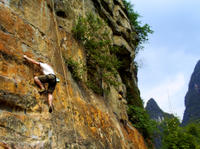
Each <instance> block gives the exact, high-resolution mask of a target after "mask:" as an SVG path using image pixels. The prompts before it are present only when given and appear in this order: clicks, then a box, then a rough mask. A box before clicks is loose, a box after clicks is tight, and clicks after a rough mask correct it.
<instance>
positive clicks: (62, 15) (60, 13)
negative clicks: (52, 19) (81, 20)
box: [56, 10, 67, 19]
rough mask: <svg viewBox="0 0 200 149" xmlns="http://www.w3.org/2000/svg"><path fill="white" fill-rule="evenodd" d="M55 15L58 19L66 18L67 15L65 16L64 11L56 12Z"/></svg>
mask: <svg viewBox="0 0 200 149" xmlns="http://www.w3.org/2000/svg"><path fill="white" fill-rule="evenodd" d="M56 15H57V16H58V17H61V18H64V19H65V18H67V15H66V14H65V12H64V11H61V10H60V11H56Z"/></svg>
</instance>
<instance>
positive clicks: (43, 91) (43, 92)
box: [38, 89, 47, 94]
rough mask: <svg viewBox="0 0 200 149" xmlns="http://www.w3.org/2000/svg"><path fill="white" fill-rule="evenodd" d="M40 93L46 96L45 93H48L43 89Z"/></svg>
mask: <svg viewBox="0 0 200 149" xmlns="http://www.w3.org/2000/svg"><path fill="white" fill-rule="evenodd" d="M38 92H39V93H40V94H45V93H47V91H46V89H41V90H39V91H38Z"/></svg>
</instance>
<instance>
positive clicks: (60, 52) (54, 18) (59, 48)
mask: <svg viewBox="0 0 200 149" xmlns="http://www.w3.org/2000/svg"><path fill="white" fill-rule="evenodd" d="M51 2H52V7H53V8H52V10H53V20H54V25H55V30H56V37H57V43H58V50H59V56H60V59H61V63H62V69H63V72H64V79H65V88H66V91H67V95H68V97H69V98H70V101H69V100H68V101H69V103H70V104H69V106H70V107H71V108H72V103H71V97H70V95H69V89H68V85H67V74H66V70H65V65H64V61H63V55H62V51H61V47H60V46H61V43H60V37H59V32H58V25H57V20H56V17H55V10H54V2H53V0H51ZM72 120H73V129H74V132H75V138H76V144H77V132H76V129H75V121H74V116H73V111H72ZM77 146H78V144H77ZM78 149H79V146H78Z"/></svg>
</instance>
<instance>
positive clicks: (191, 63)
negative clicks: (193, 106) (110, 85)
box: [129, 0, 200, 120]
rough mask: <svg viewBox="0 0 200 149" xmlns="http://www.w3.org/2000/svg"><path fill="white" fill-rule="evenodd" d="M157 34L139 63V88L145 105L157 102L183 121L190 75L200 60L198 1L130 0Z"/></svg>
mask: <svg viewBox="0 0 200 149" xmlns="http://www.w3.org/2000/svg"><path fill="white" fill-rule="evenodd" d="M129 2H131V3H132V4H133V5H134V10H135V11H136V12H138V13H139V14H140V15H141V17H140V18H139V21H141V22H142V23H143V24H144V23H147V24H149V25H150V26H151V29H152V30H153V31H154V33H153V34H152V35H149V40H148V42H146V43H145V44H143V46H144V49H143V50H142V51H140V52H139V54H138V55H137V57H136V61H137V62H138V64H139V71H138V86H139V89H140V92H141V97H142V99H143V101H144V103H145V104H146V102H147V101H148V100H149V99H150V98H154V99H155V101H156V102H157V103H158V105H159V106H160V108H161V109H162V110H163V111H165V112H168V113H173V114H174V115H176V116H178V117H179V118H180V120H182V117H183V113H184V110H185V105H184V100H185V99H184V98H185V95H186V93H187V90H188V84H189V81H190V77H191V74H192V72H193V70H194V67H195V65H196V63H197V61H198V60H200V57H199V56H200V9H199V8H200V1H199V0H191V1H188V0H129Z"/></svg>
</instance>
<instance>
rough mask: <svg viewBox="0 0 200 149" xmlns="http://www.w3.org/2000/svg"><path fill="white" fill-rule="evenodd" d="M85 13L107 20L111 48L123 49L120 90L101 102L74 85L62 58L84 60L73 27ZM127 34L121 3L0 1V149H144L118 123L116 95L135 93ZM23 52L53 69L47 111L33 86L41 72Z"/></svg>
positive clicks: (121, 108) (120, 109)
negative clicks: (50, 104)
mask: <svg viewBox="0 0 200 149" xmlns="http://www.w3.org/2000/svg"><path fill="white" fill-rule="evenodd" d="M87 12H92V13H94V14H95V15H98V16H100V17H101V18H102V19H106V20H107V21H108V27H109V28H110V30H111V32H112V35H111V37H112V40H113V44H115V45H118V46H122V47H124V51H123V52H122V53H121V55H122V56H121V57H124V59H125V60H126V61H127V65H126V66H124V68H122V69H121V70H120V76H119V82H121V86H119V88H118V89H116V88H114V87H111V90H110V93H109V95H108V96H106V97H102V96H98V95H96V94H94V93H93V92H92V91H91V90H89V89H87V87H85V86H84V84H82V86H80V85H78V84H77V83H76V82H75V81H74V80H73V79H72V77H71V73H70V72H69V71H68V69H67V66H66V64H65V63H64V61H63V57H72V58H73V59H75V60H84V59H85V53H84V49H83V47H82V46H81V45H80V44H79V43H78V42H77V41H76V40H75V39H74V38H73V35H72V27H73V26H74V24H75V22H76V20H77V18H78V17H79V16H80V15H84V14H85V13H87ZM131 31H132V28H131V26H130V24H129V21H128V19H127V17H126V13H125V11H124V6H123V3H122V1H121V0H85V1H84V0H73V1H70V0H0V148H3V149H11V148H13V149H14V148H15V149H29V148H38V149H44V148H45V149H50V148H53V149H64V148H80V149H89V148H91V149H95V148H96V149H103V148H111V149H120V148H121V149H129V148H130V149H131V148H132V149H146V145H145V143H144V140H143V137H142V136H141V135H140V134H139V133H138V131H137V130H136V129H135V128H133V127H132V126H131V124H129V123H128V124H127V125H126V126H124V125H123V124H122V123H121V122H120V120H121V119H122V118H123V120H127V114H126V105H124V103H123V102H122V101H121V100H119V98H118V92H119V91H122V92H123V96H124V97H125V96H127V94H128V93H129V94H130V93H132V92H134V88H133V87H132V86H134V85H131V84H132V82H133V83H134V84H136V81H137V79H136V76H135V73H134V66H133V65H132V63H131V62H132V59H133V58H134V45H133V44H130V43H134V42H131V41H134V40H135V39H133V38H132V37H130V32H131ZM24 54H26V55H28V56H29V57H31V58H33V59H36V60H43V61H46V62H47V63H49V64H50V65H52V66H53V68H54V69H55V71H56V73H57V76H58V77H59V78H60V80H61V81H60V83H58V84H57V86H56V90H55V91H54V94H53V95H54V100H53V105H54V111H53V113H52V114H50V113H48V104H47V97H46V95H39V94H38V87H37V86H36V85H35V83H34V81H33V77H34V76H35V75H38V74H40V71H39V70H38V68H37V67H36V66H34V65H31V64H30V63H27V62H26V61H25V60H24V59H23V55H24ZM136 90H137V89H136ZM127 92H128V93H127Z"/></svg>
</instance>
